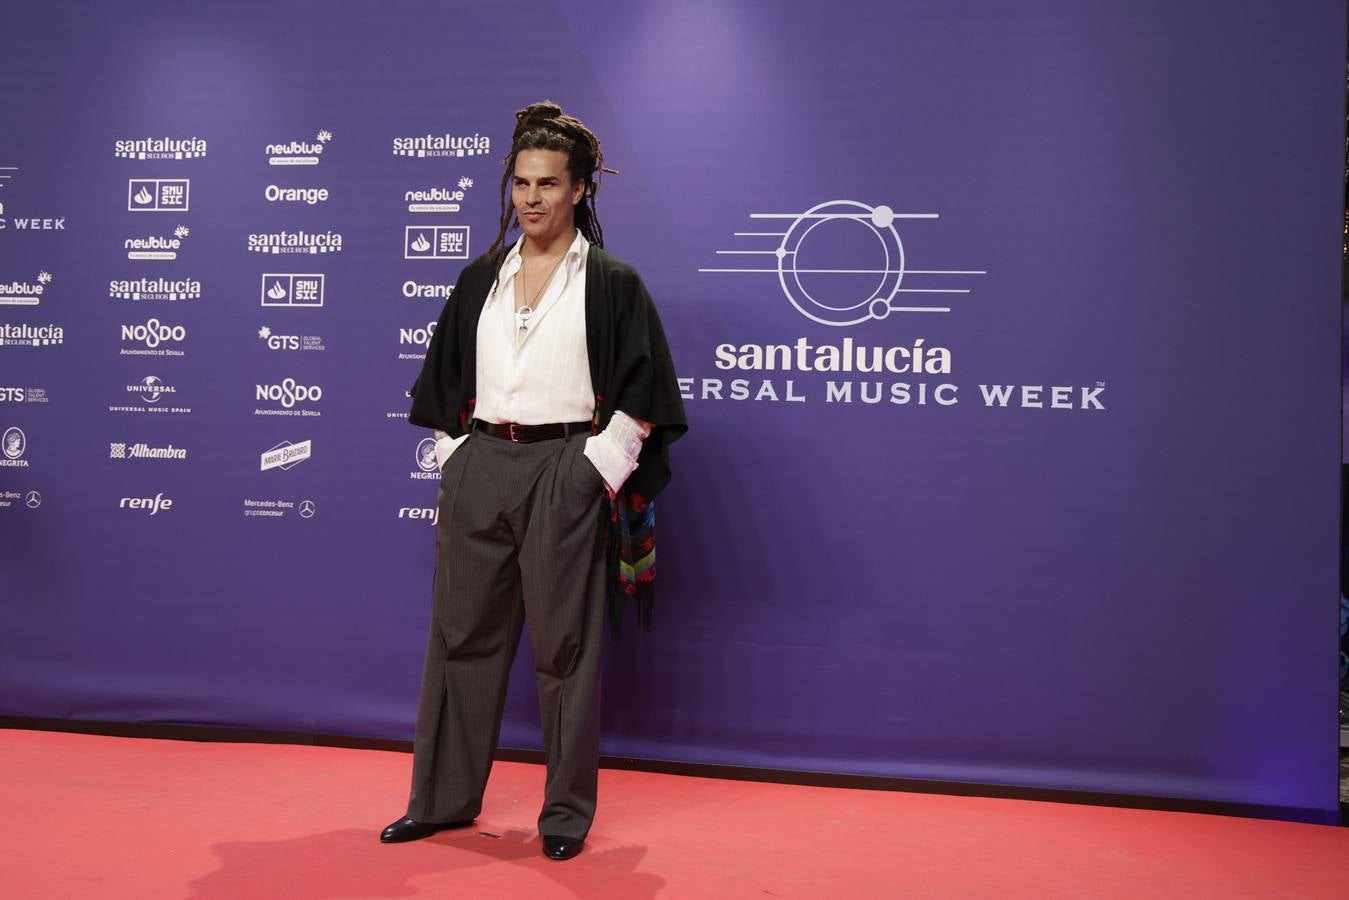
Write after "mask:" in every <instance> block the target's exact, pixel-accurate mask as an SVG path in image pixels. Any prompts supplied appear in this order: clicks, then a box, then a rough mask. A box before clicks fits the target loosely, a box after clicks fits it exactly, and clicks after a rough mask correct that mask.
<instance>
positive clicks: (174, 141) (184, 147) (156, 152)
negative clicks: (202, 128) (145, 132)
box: [112, 137, 206, 160]
mask: <svg viewBox="0 0 1349 900" xmlns="http://www.w3.org/2000/svg"><path fill="white" fill-rule="evenodd" d="M112 150H113V154H114V155H115V156H117V158H118V159H136V160H145V159H203V158H204V157H205V156H206V139H205V138H199V137H190V138H171V137H159V138H151V137H147V138H133V139H130V140H122V141H114V142H113V145H112Z"/></svg>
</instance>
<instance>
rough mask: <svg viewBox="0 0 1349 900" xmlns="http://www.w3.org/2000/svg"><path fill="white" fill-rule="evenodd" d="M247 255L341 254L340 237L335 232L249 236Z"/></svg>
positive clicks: (285, 232)
mask: <svg viewBox="0 0 1349 900" xmlns="http://www.w3.org/2000/svg"><path fill="white" fill-rule="evenodd" d="M248 252H249V253H278V254H279V253H313V254H318V253H341V252H342V235H340V234H338V233H337V232H335V231H319V232H310V231H277V232H273V233H271V234H250V235H249V236H248Z"/></svg>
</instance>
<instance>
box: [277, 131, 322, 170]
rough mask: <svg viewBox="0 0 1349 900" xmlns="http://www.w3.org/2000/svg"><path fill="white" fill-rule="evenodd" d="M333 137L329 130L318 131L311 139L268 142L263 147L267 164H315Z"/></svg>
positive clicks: (320, 158)
mask: <svg viewBox="0 0 1349 900" xmlns="http://www.w3.org/2000/svg"><path fill="white" fill-rule="evenodd" d="M332 139H333V133H332V132H331V131H327V130H324V131H320V132H319V133H318V134H316V135H315V136H314V140H312V141H287V142H286V143H284V144H268V145H267V146H266V148H264V152H265V153H266V154H267V165H269V166H317V165H318V164H319V162H320V161H321V160H322V158H323V150H324V148H326V147H327V146H328V142H329V141H331V140H332Z"/></svg>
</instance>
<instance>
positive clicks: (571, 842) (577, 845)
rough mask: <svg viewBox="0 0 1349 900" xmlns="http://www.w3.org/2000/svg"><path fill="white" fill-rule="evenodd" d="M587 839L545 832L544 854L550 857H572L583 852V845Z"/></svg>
mask: <svg viewBox="0 0 1349 900" xmlns="http://www.w3.org/2000/svg"><path fill="white" fill-rule="evenodd" d="M583 843H585V841H583V840H581V839H580V838H573V837H562V836H561V835H558V834H545V835H544V836H543V855H544V856H546V857H548V858H549V859H571V858H572V857H573V856H575V855H576V854H578V853H580V852H581V845H582V844H583Z"/></svg>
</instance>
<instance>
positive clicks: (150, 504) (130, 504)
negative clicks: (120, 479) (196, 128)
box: [117, 491, 173, 516]
mask: <svg viewBox="0 0 1349 900" xmlns="http://www.w3.org/2000/svg"><path fill="white" fill-rule="evenodd" d="M117 507H118V508H119V509H139V510H149V511H150V515H151V516H157V515H159V511H160V510H161V509H162V510H164V511H165V512H167V511H168V510H170V509H173V501H172V500H170V499H169V498H168V497H165V496H164V492H163V491H160V492H159V493H158V494H155V495H154V496H153V497H123V498H122V501H121V502H120V503H118V504H117Z"/></svg>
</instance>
